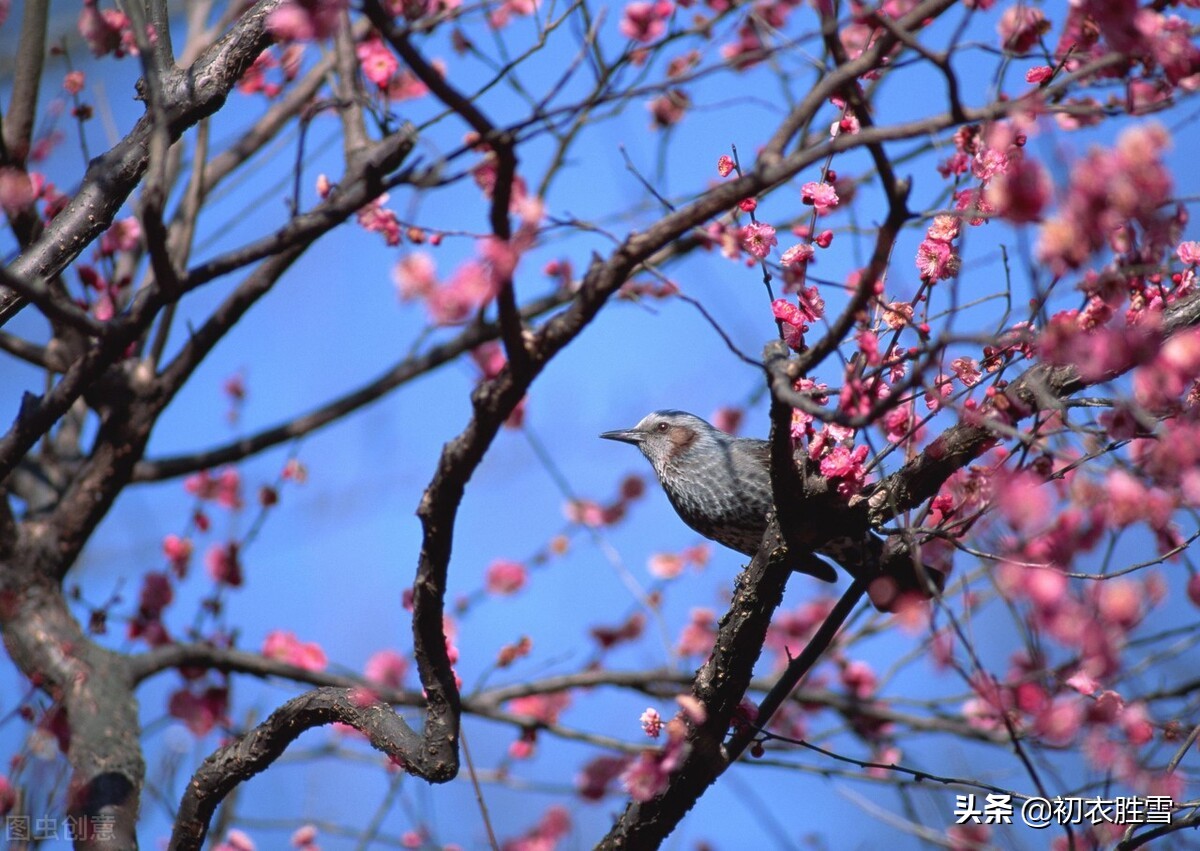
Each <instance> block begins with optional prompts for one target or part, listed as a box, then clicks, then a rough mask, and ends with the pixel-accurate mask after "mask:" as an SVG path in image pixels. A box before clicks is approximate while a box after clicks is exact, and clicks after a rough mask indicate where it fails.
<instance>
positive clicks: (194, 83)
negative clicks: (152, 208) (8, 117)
mask: <svg viewBox="0 0 1200 851" xmlns="http://www.w3.org/2000/svg"><path fill="white" fill-rule="evenodd" d="M280 2H282V0H259V2H258V3H256V4H255V5H254V6H253V7H252V8H251V9H250V10H249V11H248V12H246V13H245V14H244V15H242V17H241V18H240V19H239V20H238V22H237V23H236V24H235V25H234V27H233V28H232V29H231V30H230V31H229V33H227V34H226V35H225V36H224V37H223V38H222V39H221V40H220V41H218V42H217V43H216V44H214V45H213V46H212V47H210V48H209V49H208V50H206V51H205V52H204V53H203V54H202V55H201V56H200V58H199V59H197V60H196V62H195V63H194V64H193V65H192V66H191V67H190V68H189V69H187V71H186V72H185V73H182V74H179V75H177V77H174V78H171V79H170V80H169V81H168V80H164V83H169V84H168V85H164V92H163V101H164V106H165V108H166V109H167V114H168V115H167V117H168V131H169V136H170V139H171V141H172V142H173V141H175V140H177V139H178V138H179V137H180V135H182V133H183V131H184V130H186V129H187V128H189V127H191V126H192V125H193V124H195V123H196V122H197V121H199V120H200V119H201V118H204V117H205V116H208V115H212V114H213V113H214V112H216V111H217V110H218V109H220V108H221V106H222V105H223V104H224V103H225V98H226V96H228V94H229V92H230V90H231V89H232V88H233V86H234V84H236V83H237V81H238V80H239V79H240V78H241V76H242V74H243V73H245V71H246V69H247V68H249V67H250V65H251V64H252V63H253V62H254V60H255V58H256V57H257V56H258V54H259V53H261V52H262V50H263V49H264V48H265V47H266V46H267V44H268V43H269V40H270V36H269V34H268V33H267V30H266V18H267V15H268V14H269V13H270V12H271V11H272V10H273V9H274V8H275V7H276V6H278V5H279V3H280ZM153 133H154V119H153V117H152V116H151V115H150V114H149V113H146V114H144V115H143V116H142V117H141V119H140V120H139V121H138V123H137V124H136V125H135V126H134V128H133V130H132V131H130V133H129V135H127V136H126V137H125V138H124V139H122V140H121V141H120V142H118V143H117V144H116V145H115V146H114V147H113V148H112V149H111V150H109V151H107V152H106V153H104V154H101V155H100V156H99V157H97V158H96V159H94V160H92V162H91V164H90V165H89V166H88V170H87V173H86V174H85V175H84V179H83V184H82V185H81V186H80V188H79V191H78V192H77V193H76V194H75V197H74V198H72V199H71V202H70V203H69V204H68V205H67V207H66V209H65V210H63V211H62V212H61V213H59V214H58V215H57V216H56V217H55V218H54V220H53V221H52V222H50V224H49V225H47V227H46V229H45V232H44V233H42V235H41V237H40V238H39V239H38V240H37V242H36V243H34V244H33V245H31V246H30V247H29V249H28V250H26V251H24V252H22V254H21V256H20V257H18V258H17V260H16V261H15V262H14V263H13V264H12V266H11V267H10V269H11V270H12V271H13V273H14V274H16V275H18V276H20V277H22V278H24V279H26V280H47V279H50V278H53V277H54V276H56V275H58V274H59V273H61V272H62V271H63V270H64V269H65V268H66V267H67V266H68V265H69V264H70V263H71V261H72V260H74V259H75V258H76V257H77V256H78V255H79V252H80V251H82V250H83V249H84V247H85V246H87V245H88V244H90V243H91V241H92V240H93V239H95V238H96V237H97V236H98V235H99V234H100V233H101V232H103V231H104V230H105V229H106V228H107V227H108V226H109V225H110V224H111V223H112V219H113V216H114V215H116V213H117V211H118V210H119V209H120V208H121V205H122V204H123V203H125V199H126V198H128V197H129V194H130V193H131V192H132V191H133V189H134V187H136V186H137V185H138V183H139V182H140V181H141V179H142V176H143V175H144V174H145V173H146V168H147V167H148V166H149V161H150V143H151V138H152V136H153ZM22 304H23V300H22V298H21V297H20V296H19V295H18V294H16V293H14V292H12V291H11V290H8V289H7V288H5V289H3V290H0V325H3V324H4V323H5V322H7V321H8V320H9V319H10V318H11V317H12V316H13V315H14V314H15V313H16V312H17V311H18V310H19V309H20V308H21V306H22Z"/></svg>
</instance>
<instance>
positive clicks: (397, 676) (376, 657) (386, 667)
mask: <svg viewBox="0 0 1200 851" xmlns="http://www.w3.org/2000/svg"><path fill="white" fill-rule="evenodd" d="M406 673H408V660H407V659H405V658H404V657H403V656H401V655H400V654H399V653H397V652H396V651H395V650H380V651H378V652H377V653H374V654H372V655H371V658H370V659H368V660H367V665H366V668H365V669H364V670H363V676H365V677H366V678H367V679H368V680H370V681H371V682H373V683H375V684H377V685H381V686H387V687H388V688H394V689H398V688H401V687H402V686H403V685H404V675H405V674H406Z"/></svg>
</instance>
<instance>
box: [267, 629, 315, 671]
mask: <svg viewBox="0 0 1200 851" xmlns="http://www.w3.org/2000/svg"><path fill="white" fill-rule="evenodd" d="M262 655H263V656H265V657H267V658H268V659H274V660H275V661H277V662H286V663H287V664H289V665H295V666H296V667H297V668H303V669H304V670H306V671H323V670H325V666H326V665H328V664H329V660H328V659H327V658H326V656H325V651H324V650H322V649H321V645H319V644H317V643H316V642H312V641H309V642H305V641H301V640H300V639H298V638H296V634H295V633H294V632H289V631H288V630H283V629H273V630H271V631H270V632H268V633H267V637H266V638H265V639H264V640H263V646H262Z"/></svg>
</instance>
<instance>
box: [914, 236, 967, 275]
mask: <svg viewBox="0 0 1200 851" xmlns="http://www.w3.org/2000/svg"><path fill="white" fill-rule="evenodd" d="M960 265H961V261H960V260H959V257H958V255H957V254H955V253H954V249H953V248H952V247H951V246H950V243H948V242H942V241H941V240H939V239H925V240H923V241H922V242H921V245H920V246H919V247H918V248H917V269H918V270H919V271H920V272H921V279H922V280H925V281H940V280H944V279H945V278H953V277H954V276H955V275H957V274H958V269H959V266H960Z"/></svg>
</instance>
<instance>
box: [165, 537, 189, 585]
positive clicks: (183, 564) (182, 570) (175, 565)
mask: <svg viewBox="0 0 1200 851" xmlns="http://www.w3.org/2000/svg"><path fill="white" fill-rule="evenodd" d="M162 551H163V555H165V556H166V557H167V559H168V560H169V561H170V562H171V570H172V571H173V572H174V573H175V575H176V576H178V577H179V578H181V579H182V578H183V576H184V575H185V574H186V573H187V567H188V562H189V561H191V559H192V542H191V540H190V539H189V538H181V537H179V536H178V535H167V536H166V537H165V538H163V542H162Z"/></svg>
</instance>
